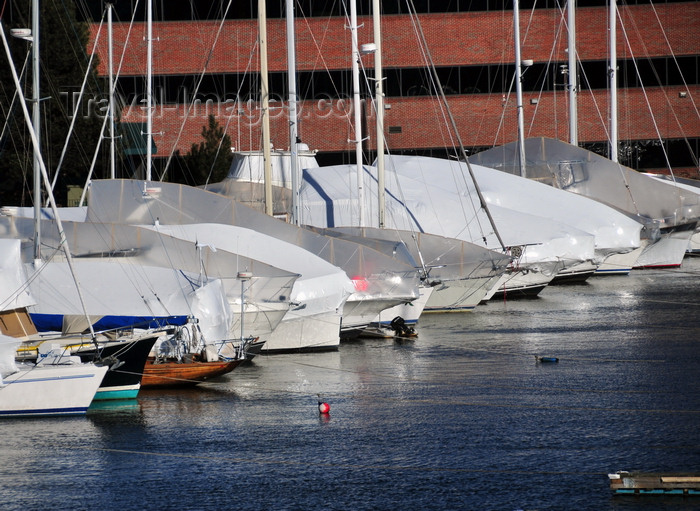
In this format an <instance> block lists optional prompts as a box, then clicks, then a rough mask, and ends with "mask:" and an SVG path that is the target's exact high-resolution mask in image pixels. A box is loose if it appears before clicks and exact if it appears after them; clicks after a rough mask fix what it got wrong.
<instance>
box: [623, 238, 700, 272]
mask: <svg viewBox="0 0 700 511" xmlns="http://www.w3.org/2000/svg"><path fill="white" fill-rule="evenodd" d="M692 234H693V231H689V230H687V231H674V232H672V233H669V234H664V235H663V236H662V237H661V239H659V240H658V241H657V242H656V243H652V244H650V245H647V246H646V247H645V249H644V251H643V252H642V253H641V255H640V256H639V259H637V264H636V265H635V266H634V267H635V268H669V267H678V266H680V265H681V264H682V263H683V257H685V253H686V251H687V250H688V244H689V242H690V236H691V235H692Z"/></svg>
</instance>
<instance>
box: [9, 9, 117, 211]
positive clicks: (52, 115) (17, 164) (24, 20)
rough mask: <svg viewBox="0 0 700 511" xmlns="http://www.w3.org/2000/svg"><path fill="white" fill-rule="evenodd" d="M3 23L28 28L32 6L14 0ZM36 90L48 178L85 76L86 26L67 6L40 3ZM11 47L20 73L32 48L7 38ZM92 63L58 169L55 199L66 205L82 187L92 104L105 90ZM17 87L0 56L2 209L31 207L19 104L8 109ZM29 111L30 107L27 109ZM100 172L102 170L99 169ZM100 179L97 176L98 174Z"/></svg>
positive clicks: (27, 144)
mask: <svg viewBox="0 0 700 511" xmlns="http://www.w3.org/2000/svg"><path fill="white" fill-rule="evenodd" d="M7 11H8V12H6V13H5V15H4V19H3V21H5V24H6V25H7V28H6V29H5V30H6V32H5V33H6V34H7V33H9V27H13V28H15V27H24V28H29V27H31V2H30V0H14V1H13V2H11V3H9V4H8V8H7ZM39 22H40V28H39V48H40V62H41V64H40V69H41V71H40V88H41V91H40V92H41V111H42V114H41V116H42V121H41V153H42V156H43V158H44V162H45V164H46V167H47V170H48V171H49V175H51V176H52V175H53V174H54V173H55V172H56V168H57V166H58V163H59V160H60V155H61V152H62V150H63V146H64V143H65V140H66V136H67V134H68V130H69V126H70V123H71V118H70V117H71V116H72V113H73V108H74V104H73V97H74V93H77V92H78V91H79V90H80V85H81V84H82V82H83V78H84V76H85V72H86V70H87V64H88V61H89V59H88V56H87V54H86V47H87V45H88V39H89V32H88V26H87V24H85V23H79V22H78V21H77V20H76V7H75V3H74V2H73V1H69V0H41V2H40V19H39ZM9 44H10V49H11V53H12V56H13V60H14V62H15V67H16V69H17V70H18V73H19V72H20V70H21V69H22V67H23V63H24V60H25V57H26V56H27V54H28V52H29V51H30V49H31V48H30V46H31V44H30V43H28V42H26V41H23V40H19V39H15V38H9ZM96 66H97V62H96V59H95V61H93V65H92V69H90V76H89V77H88V81H87V90H86V98H88V100H87V101H84V103H83V105H85V106H84V107H83V108H82V110H81V111H80V112H79V113H78V118H77V119H76V123H75V127H74V133H73V135H72V137H71V141H70V143H69V145H68V148H67V151H66V156H65V158H64V161H63V163H62V166H61V171H60V174H59V179H58V181H57V183H56V189H55V190H54V195H55V196H56V201H57V202H59V203H63V204H65V200H66V186H67V185H69V184H75V185H80V186H82V185H84V183H85V180H86V178H87V174H88V170H89V167H90V164H91V160H92V155H93V152H94V150H95V146H96V144H97V142H98V140H99V133H100V128H101V124H102V118H101V113H100V111H99V110H98V109H97V108H95V105H96V101H95V100H96V99H99V98H102V97H104V95H103V94H101V91H102V90H104V89H106V87H104V84H103V83H102V82H101V81H100V80H99V79H98V77H97V73H96ZM30 67H31V66H30ZM31 81H32V79H31V71H27V72H25V74H24V79H23V87H24V91H23V94H24V96H25V97H31V96H32V93H31ZM14 93H15V85H14V83H13V81H12V75H11V72H10V67H9V63H8V62H7V57H6V55H5V52H2V55H1V56H0V109H1V111H2V114H3V119H5V120H7V128H6V130H5V131H4V134H3V138H2V140H0V176H2V177H1V178H2V181H3V186H2V187H0V204H2V205H30V204H32V203H33V198H32V196H31V195H32V177H31V176H32V172H33V169H32V167H33V165H32V154H33V149H32V145H31V139H30V138H29V135H28V131H27V126H26V123H25V121H24V116H23V114H22V110H21V108H20V107H19V105H18V104H17V103H15V105H14V106H13V107H12V108H10V105H11V102H12V98H13V95H14ZM28 106H29V108H30V110H31V106H30V105H28ZM98 168H100V167H98ZM97 176H98V177H100V174H99V172H98V174H97Z"/></svg>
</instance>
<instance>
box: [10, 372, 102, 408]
mask: <svg viewBox="0 0 700 511" xmlns="http://www.w3.org/2000/svg"><path fill="white" fill-rule="evenodd" d="M107 369H108V368H107V366H95V365H93V364H70V365H68V364H66V365H62V364H57V365H46V366H42V365H36V366H34V365H31V366H29V367H22V366H20V369H19V371H17V372H15V373H13V374H10V375H8V376H5V377H4V378H3V379H2V386H0V417H30V416H31V417H40V416H45V417H48V416H60V415H84V414H85V412H86V411H87V409H88V407H89V406H90V403H91V402H92V400H93V398H94V397H95V393H96V391H97V389H98V387H99V386H100V383H101V382H102V379H103V378H104V376H105V373H106V372H107Z"/></svg>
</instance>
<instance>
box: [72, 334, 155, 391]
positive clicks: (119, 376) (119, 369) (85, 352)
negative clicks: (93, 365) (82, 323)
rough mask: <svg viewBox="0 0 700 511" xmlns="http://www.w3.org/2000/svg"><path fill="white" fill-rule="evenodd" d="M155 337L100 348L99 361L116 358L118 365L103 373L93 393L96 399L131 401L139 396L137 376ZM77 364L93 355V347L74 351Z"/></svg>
mask: <svg viewBox="0 0 700 511" xmlns="http://www.w3.org/2000/svg"><path fill="white" fill-rule="evenodd" d="M157 339H158V336H157V335H153V336H148V337H143V338H141V339H134V340H130V341H125V342H109V343H105V344H103V345H101V346H100V348H99V358H102V359H106V358H112V357H114V358H116V359H117V360H118V361H119V363H117V364H115V365H114V366H113V367H114V369H110V370H109V371H107V374H106V375H105V377H104V379H103V380H102V384H101V385H100V387H99V388H98V389H97V393H96V394H95V399H96V400H102V399H134V398H136V396H137V395H138V393H139V388H140V386H141V376H142V374H143V368H144V366H145V364H146V359H147V358H148V354H149V353H150V351H151V349H152V348H153V345H154V344H155V342H156V340H157ZM75 354H76V355H78V356H80V359H81V361H83V362H89V361H92V360H93V359H94V358H95V356H97V351H96V349H95V348H94V347H92V346H91V347H89V348H80V349H78V350H76V351H75Z"/></svg>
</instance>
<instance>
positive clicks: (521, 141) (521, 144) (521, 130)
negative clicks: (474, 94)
mask: <svg viewBox="0 0 700 511" xmlns="http://www.w3.org/2000/svg"><path fill="white" fill-rule="evenodd" d="M513 39H514V41H515V98H516V108H517V111H518V164H519V165H520V175H521V176H522V177H526V171H525V120H524V116H523V84H522V79H523V74H522V65H523V63H522V59H521V57H520V6H519V3H518V0H513Z"/></svg>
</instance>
